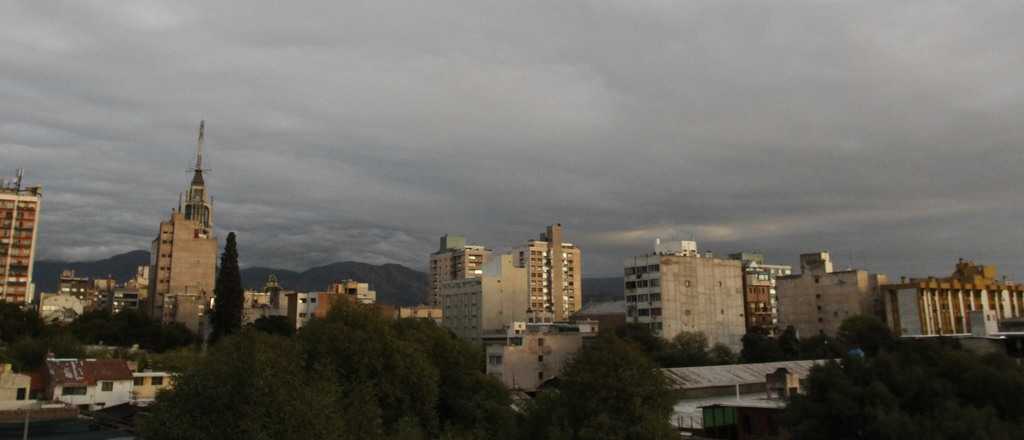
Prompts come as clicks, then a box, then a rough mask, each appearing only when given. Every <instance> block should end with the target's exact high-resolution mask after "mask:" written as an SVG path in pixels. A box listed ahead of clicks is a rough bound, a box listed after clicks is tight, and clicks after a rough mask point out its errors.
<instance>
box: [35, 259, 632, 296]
mask: <svg viewBox="0 0 1024 440" xmlns="http://www.w3.org/2000/svg"><path fill="white" fill-rule="evenodd" d="M141 264H149V252H147V251H132V252H128V253H125V254H120V255H115V256H113V257H110V258H106V259H103V260H97V261H90V262H77V263H71V262H61V261H37V262H36V264H35V275H34V279H35V282H36V286H37V287H36V288H37V290H39V291H41V292H54V291H56V290H57V283H58V279H59V277H60V272H61V270H64V269H74V270H75V272H76V273H77V274H78V276H87V277H106V276H107V275H111V276H113V277H114V279H116V280H117V281H118V282H125V281H127V280H129V279H131V278H132V277H134V276H135V268H136V267H137V266H139V265H141ZM270 274H274V275H275V276H277V280H278V282H279V283H280V284H281V285H282V286H284V287H285V288H286V289H291V290H298V291H314V290H322V289H325V288H326V287H327V285H328V284H330V283H331V282H333V281H340V280H343V279H346V278H351V279H353V280H356V281H359V282H363V283H369V284H370V287H371V288H372V289H374V290H376V291H377V301H379V302H381V303H384V304H392V305H414V304H419V303H421V302H422V301H423V299H424V298H425V297H426V289H427V274H425V273H423V272H420V271H418V270H414V269H410V268H408V267H405V266H402V265H400V264H381V265H375V264H367V263H359V262H355V261H345V262H340V263H332V264H328V265H326V266H319V267H314V268H312V269H309V270H306V271H303V272H296V271H294V270H287V269H274V268H269V267H250V268H247V269H242V285H243V286H244V287H245V288H247V289H260V288H262V287H263V284H264V283H265V282H266V281H267V277H268V276H269V275H270ZM583 297H584V302H587V303H589V302H601V301H608V300H612V299H621V298H622V277H609V278H584V279H583Z"/></svg>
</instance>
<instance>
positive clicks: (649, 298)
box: [626, 293, 661, 303]
mask: <svg viewBox="0 0 1024 440" xmlns="http://www.w3.org/2000/svg"><path fill="white" fill-rule="evenodd" d="M655 301H661V294H660V293H652V294H650V295H646V294H644V295H626V302H627V303H636V302H655Z"/></svg>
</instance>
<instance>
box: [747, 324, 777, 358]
mask: <svg viewBox="0 0 1024 440" xmlns="http://www.w3.org/2000/svg"><path fill="white" fill-rule="evenodd" d="M740 341H741V342H742V343H743V349H742V350H741V351H740V357H741V358H742V359H743V362H776V361H781V360H784V359H785V358H786V355H785V354H783V352H782V349H781V348H779V343H778V341H776V340H775V339H774V338H772V337H770V336H768V334H767V333H765V332H764V331H761V330H760V328H759V327H755V328H753V329H751V331H750V332H749V333H747V334H745V335H743V339H741V340H740Z"/></svg>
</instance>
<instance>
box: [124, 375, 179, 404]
mask: <svg viewBox="0 0 1024 440" xmlns="http://www.w3.org/2000/svg"><path fill="white" fill-rule="evenodd" d="M173 387H174V376H173V375H171V374H170V373H167V372H163V371H148V370H147V371H136V372H133V373H132V391H131V399H132V400H131V401H132V403H133V404H136V405H140V406H145V405H149V404H151V403H153V402H154V401H155V400H156V395H157V393H159V392H160V391H162V390H168V389H171V388H173Z"/></svg>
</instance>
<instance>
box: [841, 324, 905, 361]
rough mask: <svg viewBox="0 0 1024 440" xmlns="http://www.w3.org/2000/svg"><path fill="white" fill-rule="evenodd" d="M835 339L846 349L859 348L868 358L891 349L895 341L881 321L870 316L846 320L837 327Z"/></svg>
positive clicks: (887, 327)
mask: <svg viewBox="0 0 1024 440" xmlns="http://www.w3.org/2000/svg"><path fill="white" fill-rule="evenodd" d="M836 337H837V339H838V340H839V342H841V343H842V344H843V346H844V348H846V349H848V350H849V349H854V348H859V349H861V350H864V353H866V354H868V355H869V356H874V355H876V354H878V352H879V351H880V350H883V349H889V348H892V347H893V345H894V344H895V342H896V340H895V338H894V337H893V336H892V332H891V331H890V330H889V326H887V325H885V323H884V322H882V320H880V319H878V318H876V317H874V316H870V315H857V316H851V317H849V318H846V319H845V320H844V321H843V323H842V324H840V325H839V332H838V333H837V334H836Z"/></svg>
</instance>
